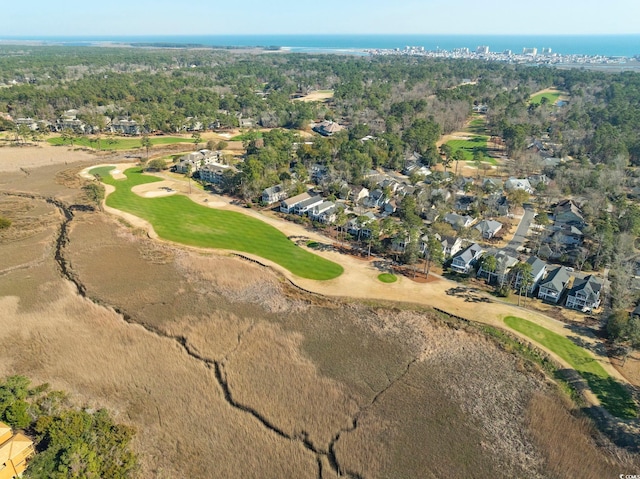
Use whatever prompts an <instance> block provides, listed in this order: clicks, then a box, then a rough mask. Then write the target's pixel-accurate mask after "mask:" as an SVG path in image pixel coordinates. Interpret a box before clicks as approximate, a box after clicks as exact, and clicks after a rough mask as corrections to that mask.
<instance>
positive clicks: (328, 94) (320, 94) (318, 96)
mask: <svg viewBox="0 0 640 479" xmlns="http://www.w3.org/2000/svg"><path fill="white" fill-rule="evenodd" d="M333 93H334V92H333V90H330V91H312V92H310V93H309V94H307V95H305V96H303V97H300V98H294V99H293V101H302V102H310V101H320V102H326V101H327V100H330V99H332V98H333Z"/></svg>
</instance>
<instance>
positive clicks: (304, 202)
mask: <svg viewBox="0 0 640 479" xmlns="http://www.w3.org/2000/svg"><path fill="white" fill-rule="evenodd" d="M338 208H340V206H339V205H336V204H335V203H334V202H333V201H327V200H325V199H324V198H323V197H322V196H320V195H311V194H309V193H301V194H299V195H297V196H294V197H292V198H286V199H283V200H282V201H281V202H280V212H281V213H286V214H296V215H299V216H305V215H306V216H309V218H311V220H312V221H317V222H319V223H324V224H331V223H333V222H334V221H335V220H336V216H337V213H338Z"/></svg>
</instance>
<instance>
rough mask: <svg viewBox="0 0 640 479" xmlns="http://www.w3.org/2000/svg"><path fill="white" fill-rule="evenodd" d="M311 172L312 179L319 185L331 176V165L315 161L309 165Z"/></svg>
mask: <svg viewBox="0 0 640 479" xmlns="http://www.w3.org/2000/svg"><path fill="white" fill-rule="evenodd" d="M309 174H310V176H311V181H313V182H315V183H316V184H317V185H319V184H321V183H323V182H324V181H325V180H326V179H327V178H328V177H329V167H327V166H325V165H321V164H320V163H314V164H313V165H311V167H309Z"/></svg>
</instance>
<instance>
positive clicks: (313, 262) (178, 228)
mask: <svg viewBox="0 0 640 479" xmlns="http://www.w3.org/2000/svg"><path fill="white" fill-rule="evenodd" d="M113 168H114V167H112V166H106V167H100V168H94V169H92V170H91V172H90V173H91V174H93V175H96V174H97V175H100V177H101V181H102V182H104V183H107V184H109V185H113V186H114V187H115V188H116V191H115V192H113V193H111V194H110V195H109V196H108V197H107V201H106V203H107V205H108V206H110V207H112V208H116V209H119V210H121V211H126V212H127V213H131V214H133V215H135V216H138V217H140V218H143V219H145V220H147V221H148V222H149V223H151V224H152V225H153V228H154V230H155V231H156V233H158V235H159V236H160V237H161V238H164V239H167V240H170V241H175V242H177V243H183V244H186V245H190V246H198V247H204V248H222V249H230V250H235V251H243V252H246V253H251V254H255V255H258V256H261V257H262V258H265V259H268V260H271V261H273V262H275V263H277V264H279V265H281V266H283V267H285V268H286V269H288V270H289V271H291V272H292V273H293V274H295V275H297V276H300V277H302V278H309V279H317V280H325V279H332V278H335V277H337V276H340V275H341V274H342V272H343V269H342V266H340V265H338V264H336V263H333V262H331V261H329V260H326V259H324V258H321V257H320V256H317V255H314V254H312V253H309V252H308V251H306V250H304V249H302V248H300V247H298V246H297V245H296V244H294V243H293V242H291V241H290V240H289V239H288V238H287V237H286V236H285V235H284V234H283V233H281V232H280V231H278V230H277V229H276V228H274V227H272V226H270V225H268V224H267V223H265V222H263V221H260V220H258V219H255V218H251V217H249V216H247V215H243V214H242V213H237V212H235V211H223V210H216V209H212V208H208V207H205V206H202V205H199V204H197V203H194V202H193V201H191V200H190V199H189V198H187V197H186V196H182V195H175V196H167V197H160V198H143V197H141V196H138V195H136V194H135V193H133V192H132V191H131V188H133V187H134V186H136V185H140V184H145V183H154V182H157V181H161V180H160V179H159V178H157V177H155V176H148V175H143V174H142V169H141V168H131V169H129V170H127V171H125V175H126V176H127V179H124V180H116V179H114V178H113V177H112V176H111V174H110V173H109V171H111V170H112V169H113Z"/></svg>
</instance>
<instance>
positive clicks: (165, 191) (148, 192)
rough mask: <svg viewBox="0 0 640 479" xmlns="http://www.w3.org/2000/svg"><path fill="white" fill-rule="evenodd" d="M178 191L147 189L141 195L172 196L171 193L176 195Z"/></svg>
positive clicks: (153, 196)
mask: <svg viewBox="0 0 640 479" xmlns="http://www.w3.org/2000/svg"><path fill="white" fill-rule="evenodd" d="M175 194H176V191H175V190H174V191H167V190H160V191H147V192H145V193H143V194H142V195H141V196H144V197H145V198H159V197H161V196H171V195H175Z"/></svg>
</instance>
